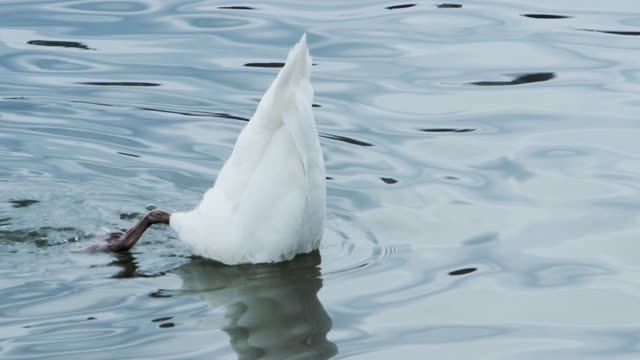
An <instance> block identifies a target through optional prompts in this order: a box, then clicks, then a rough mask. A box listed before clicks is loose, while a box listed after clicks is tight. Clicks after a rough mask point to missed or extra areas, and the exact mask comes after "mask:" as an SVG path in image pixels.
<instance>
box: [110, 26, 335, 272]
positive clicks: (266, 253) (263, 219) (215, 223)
mask: <svg viewBox="0 0 640 360" xmlns="http://www.w3.org/2000/svg"><path fill="white" fill-rule="evenodd" d="M310 77H311V57H310V56H309V50H308V48H307V43H306V34H305V35H303V36H302V38H301V39H300V42H298V43H297V44H296V45H295V46H294V47H293V48H292V49H291V51H290V52H289V56H288V57H287V62H286V64H285V65H284V67H283V68H282V69H281V70H280V73H279V74H278V76H277V77H276V79H275V80H274V81H273V83H272V84H271V86H270V87H269V89H268V90H267V92H266V93H265V94H264V96H263V97H262V100H260V103H259V104H258V107H257V109H256V112H255V114H254V115H253V117H252V118H251V120H250V121H249V122H248V123H247V125H246V127H245V128H244V129H243V130H242V132H241V133H240V135H239V136H238V139H237V141H236V144H235V146H234V148H233V152H232V153H231V156H230V157H229V159H228V160H227V162H226V163H225V164H224V166H223V167H222V170H221V171H220V174H219V175H218V178H217V179H216V181H215V184H214V186H213V187H212V188H211V189H209V190H208V191H207V192H206V193H205V194H204V197H203V199H202V201H201V202H200V204H199V205H198V206H197V207H196V208H195V209H193V210H191V211H188V212H178V213H174V214H173V215H170V214H169V213H167V212H165V211H162V210H153V211H152V212H150V213H148V214H147V215H146V216H145V217H144V218H143V219H142V220H141V221H140V222H139V223H138V224H137V225H136V226H134V227H133V228H131V229H130V230H129V231H127V232H126V233H113V234H112V235H111V238H110V239H109V240H108V241H109V243H108V245H107V246H108V249H110V250H113V251H121V250H127V249H129V248H131V247H132V246H133V245H135V243H136V241H137V240H138V239H139V238H140V236H141V235H142V233H143V232H144V230H146V228H147V227H149V226H150V225H151V224H154V223H168V224H169V225H170V226H171V228H173V229H174V230H175V231H176V232H177V234H178V237H179V238H180V239H181V240H182V241H183V242H184V244H185V245H186V246H187V248H189V250H190V251H191V252H192V253H193V254H195V255H199V256H202V257H206V258H209V259H213V260H217V261H220V262H222V263H225V264H240V263H269V262H278V261H284V260H290V259H292V258H293V257H294V256H295V255H296V254H302V253H308V252H311V251H313V250H316V249H317V248H318V246H319V244H320V239H321V238H322V232H323V226H324V219H325V212H326V205H325V203H326V180H325V169H324V160H323V158H322V150H321V148H320V141H319V138H318V130H317V129H316V123H315V119H314V117H313V112H312V103H313V88H312V87H311V79H310Z"/></svg>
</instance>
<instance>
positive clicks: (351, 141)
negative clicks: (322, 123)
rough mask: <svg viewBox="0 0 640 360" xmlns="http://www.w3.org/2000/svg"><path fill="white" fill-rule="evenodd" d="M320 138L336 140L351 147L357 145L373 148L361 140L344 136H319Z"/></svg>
mask: <svg viewBox="0 0 640 360" xmlns="http://www.w3.org/2000/svg"><path fill="white" fill-rule="evenodd" d="M320 137H323V138H326V139H332V140H338V141H342V142H345V143H347V144H352V145H358V146H373V144H370V143H368V142H364V141H361V140H356V139H353V138H350V137H346V136H340V135H332V134H320Z"/></svg>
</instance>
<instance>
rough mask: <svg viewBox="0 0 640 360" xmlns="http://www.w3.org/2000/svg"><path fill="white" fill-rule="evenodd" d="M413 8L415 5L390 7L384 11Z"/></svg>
mask: <svg viewBox="0 0 640 360" xmlns="http://www.w3.org/2000/svg"><path fill="white" fill-rule="evenodd" d="M414 6H416V4H402V5H392V6H387V7H386V8H385V9H389V10H395V9H406V8H410V7H414Z"/></svg>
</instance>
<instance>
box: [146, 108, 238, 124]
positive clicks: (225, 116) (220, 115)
mask: <svg viewBox="0 0 640 360" xmlns="http://www.w3.org/2000/svg"><path fill="white" fill-rule="evenodd" d="M138 109H140V110H145V111H157V112H162V113H166V114H176V115H184V116H205V117H217V118H222V119H229V120H240V121H249V119H247V118H245V117H242V116H235V115H231V114H227V113H214V112H208V111H199V112H193V111H191V112H187V111H175V110H165V109H155V108H150V107H140V108H138Z"/></svg>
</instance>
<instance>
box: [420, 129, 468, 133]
mask: <svg viewBox="0 0 640 360" xmlns="http://www.w3.org/2000/svg"><path fill="white" fill-rule="evenodd" d="M420 131H424V132H434V133H441V132H454V133H464V132H471V131H476V129H469V128H464V129H453V128H430V129H420Z"/></svg>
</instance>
